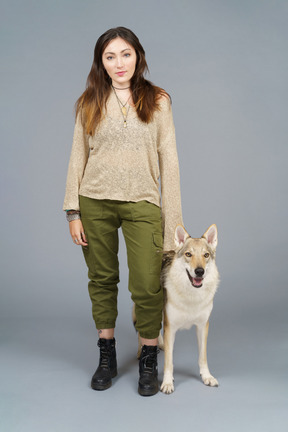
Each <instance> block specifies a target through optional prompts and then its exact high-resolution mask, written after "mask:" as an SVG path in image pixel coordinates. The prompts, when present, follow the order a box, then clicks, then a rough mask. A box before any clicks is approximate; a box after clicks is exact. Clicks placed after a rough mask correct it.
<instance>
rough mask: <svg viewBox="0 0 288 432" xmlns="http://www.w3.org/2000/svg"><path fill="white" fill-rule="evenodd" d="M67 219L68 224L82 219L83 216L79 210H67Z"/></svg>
mask: <svg viewBox="0 0 288 432" xmlns="http://www.w3.org/2000/svg"><path fill="white" fill-rule="evenodd" d="M66 219H67V221H68V222H72V221H74V220H78V219H81V214H80V211H79V210H66Z"/></svg>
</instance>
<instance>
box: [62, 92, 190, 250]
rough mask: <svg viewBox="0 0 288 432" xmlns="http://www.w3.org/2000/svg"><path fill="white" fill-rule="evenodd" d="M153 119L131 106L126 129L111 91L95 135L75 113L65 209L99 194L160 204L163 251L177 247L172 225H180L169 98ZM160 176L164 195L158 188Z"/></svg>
mask: <svg viewBox="0 0 288 432" xmlns="http://www.w3.org/2000/svg"><path fill="white" fill-rule="evenodd" d="M160 106H161V110H160V111H156V112H155V114H154V117H153V121H152V122H150V123H149V124H147V123H144V122H142V121H141V120H139V118H138V116H137V113H136V110H135V109H134V108H132V107H130V109H129V112H128V116H127V128H124V121H123V116H122V113H121V111H120V108H119V105H118V101H117V99H116V96H115V94H114V93H113V92H111V94H110V96H109V99H108V101H107V111H106V114H105V116H104V119H103V120H102V121H101V123H100V125H99V127H98V128H97V129H96V132H95V134H94V136H93V137H91V136H88V135H86V133H85V132H84V130H83V127H82V124H81V119H80V115H78V116H77V119H76V123H75V129H74V137H73V146H72V152H71V157H70V162H69V168H68V175H67V183H66V195H65V200H64V205H63V209H64V210H69V209H74V210H79V195H83V196H86V197H89V198H95V199H110V200H119V201H133V202H138V201H142V200H146V201H149V202H151V203H153V204H155V205H157V206H161V209H162V221H163V231H164V250H169V249H173V248H174V247H175V245H174V230H175V227H176V225H177V224H182V210H181V197H180V181H179V167H178V157H177V149H176V142H175V130H174V123H173V117H172V110H171V104H170V100H169V99H168V98H165V97H162V99H161V102H160ZM159 178H160V180H161V198H160V193H159Z"/></svg>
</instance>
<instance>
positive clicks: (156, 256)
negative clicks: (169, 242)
mask: <svg viewBox="0 0 288 432" xmlns="http://www.w3.org/2000/svg"><path fill="white" fill-rule="evenodd" d="M162 252H163V237H162V234H161V233H152V250H151V261H150V274H154V275H158V274H159V276H160V271H161V265H162Z"/></svg>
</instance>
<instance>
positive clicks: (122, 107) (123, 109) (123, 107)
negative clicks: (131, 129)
mask: <svg viewBox="0 0 288 432" xmlns="http://www.w3.org/2000/svg"><path fill="white" fill-rule="evenodd" d="M112 88H113V91H114V93H115V96H116V99H117V102H118V105H119V108H120V111H121V113H122V116H123V120H124V128H126V127H127V117H128V112H129V109H130V105H128V109H127V108H126V105H127V103H128V101H129V99H130V96H129V98H128V99H127V101H126V102H125V104H123V103H122V102H121V100H120V99H119V98H118V96H117V93H116V91H115V88H116V87H113V86H112ZM128 88H129V87H128ZM123 90H124V89H123Z"/></svg>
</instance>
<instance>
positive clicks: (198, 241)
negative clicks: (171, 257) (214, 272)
mask: <svg viewBox="0 0 288 432" xmlns="http://www.w3.org/2000/svg"><path fill="white" fill-rule="evenodd" d="M217 242H218V238H217V227H216V225H215V224H213V225H211V226H210V227H209V228H208V229H207V231H206V232H205V233H204V234H203V236H202V237H201V238H192V237H190V235H189V234H188V233H187V231H186V230H185V229H184V228H183V226H182V225H178V226H177V228H176V230H175V244H176V250H175V252H176V254H177V256H178V257H179V258H181V260H182V262H184V266H185V270H186V273H187V277H188V279H189V280H190V282H191V284H192V285H193V287H195V288H201V287H202V285H203V280H204V279H205V277H207V275H208V274H209V270H210V268H211V267H212V266H213V265H215V253H216V247H217Z"/></svg>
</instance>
